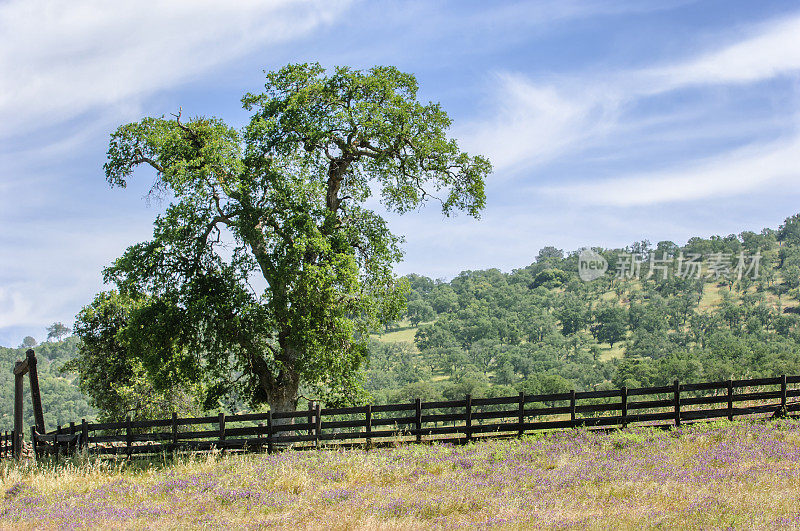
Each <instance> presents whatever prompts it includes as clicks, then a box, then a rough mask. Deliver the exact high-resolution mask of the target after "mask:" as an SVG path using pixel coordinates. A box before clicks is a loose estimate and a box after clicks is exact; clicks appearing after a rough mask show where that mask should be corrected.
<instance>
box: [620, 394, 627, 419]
mask: <svg viewBox="0 0 800 531" xmlns="http://www.w3.org/2000/svg"><path fill="white" fill-rule="evenodd" d="M620 394H621V395H622V396H621V398H622V411H621V413H622V427H623V428H627V427H628V388H627V387H626V386H624V385H623V386H622V389H620Z"/></svg>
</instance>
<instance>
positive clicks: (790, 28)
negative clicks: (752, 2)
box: [642, 16, 800, 90]
mask: <svg viewBox="0 0 800 531" xmlns="http://www.w3.org/2000/svg"><path fill="white" fill-rule="evenodd" d="M798 70H800V16H794V17H791V18H787V19H783V20H779V21H774V22H771V23H769V24H765V25H762V26H760V27H759V28H758V31H756V32H753V34H752V35H751V36H750V37H748V38H746V39H744V40H742V41H740V42H737V43H735V44H731V45H729V46H725V47H723V48H721V49H719V50H714V51H711V52H708V53H705V54H702V55H700V56H699V57H696V58H693V59H690V60H688V61H684V62H680V63H677V64H675V65H670V66H666V67H661V68H655V69H652V70H648V71H646V72H643V73H642V74H643V77H644V79H646V80H647V81H648V82H651V83H653V87H652V88H654V89H655V90H669V89H673V88H678V87H684V86H689V85H698V84H712V83H713V84H716V83H752V82H756V81H760V80H764V79H770V78H774V77H777V76H782V75H786V74H792V73H796V72H797V71H798Z"/></svg>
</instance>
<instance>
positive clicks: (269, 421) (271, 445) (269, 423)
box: [267, 409, 274, 454]
mask: <svg viewBox="0 0 800 531" xmlns="http://www.w3.org/2000/svg"><path fill="white" fill-rule="evenodd" d="M272 439H273V437H272V410H271V409H270V410H269V411H267V453H268V454H271V453H272V452H273V451H274V442H273V440H272Z"/></svg>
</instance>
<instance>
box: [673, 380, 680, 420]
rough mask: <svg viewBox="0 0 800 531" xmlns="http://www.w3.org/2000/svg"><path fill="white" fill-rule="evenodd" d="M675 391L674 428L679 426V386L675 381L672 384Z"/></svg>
mask: <svg viewBox="0 0 800 531" xmlns="http://www.w3.org/2000/svg"><path fill="white" fill-rule="evenodd" d="M672 385H673V388H674V391H675V426H680V425H681V384H680V382H678V380H677V379H676V380H675V382H674V383H673V384H672Z"/></svg>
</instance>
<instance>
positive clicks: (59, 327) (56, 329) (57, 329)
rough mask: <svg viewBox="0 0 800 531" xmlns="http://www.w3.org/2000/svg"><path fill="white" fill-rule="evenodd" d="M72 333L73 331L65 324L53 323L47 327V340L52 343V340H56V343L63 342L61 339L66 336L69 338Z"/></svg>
mask: <svg viewBox="0 0 800 531" xmlns="http://www.w3.org/2000/svg"><path fill="white" fill-rule="evenodd" d="M70 332H71V330H70V329H69V328H67V327H66V326H65V325H64V324H63V323H60V322H57V323H53V324H52V325H50V326H48V327H47V340H48V341H50V340H51V339H55V340H56V341H61V339H62V338H63V337H65V336H68V335H69V334H70Z"/></svg>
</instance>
